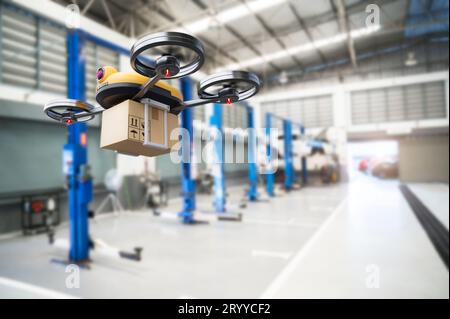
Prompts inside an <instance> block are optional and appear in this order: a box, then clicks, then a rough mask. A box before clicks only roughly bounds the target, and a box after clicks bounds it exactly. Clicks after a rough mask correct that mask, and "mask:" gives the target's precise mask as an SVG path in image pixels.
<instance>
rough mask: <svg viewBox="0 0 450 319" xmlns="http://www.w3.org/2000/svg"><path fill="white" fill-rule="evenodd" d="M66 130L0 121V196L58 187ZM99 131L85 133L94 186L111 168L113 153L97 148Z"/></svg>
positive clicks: (11, 120)
mask: <svg viewBox="0 0 450 319" xmlns="http://www.w3.org/2000/svg"><path fill="white" fill-rule="evenodd" d="M66 140H67V129H66V128H64V127H63V126H61V125H59V124H57V123H56V124H53V123H48V122H39V121H28V120H19V119H11V118H1V117H0V164H1V165H0V194H2V193H13V192H23V191H34V190H39V189H46V188H58V187H62V186H63V183H64V178H63V174H62V147H63V144H64V143H66ZM99 145H100V130H99V129H98V128H94V127H91V128H89V130H88V156H89V163H90V164H91V167H92V173H93V176H94V184H101V183H103V179H104V176H105V174H106V172H107V171H108V170H109V169H111V168H112V167H114V166H115V153H114V152H112V151H105V150H102V149H100V148H99Z"/></svg>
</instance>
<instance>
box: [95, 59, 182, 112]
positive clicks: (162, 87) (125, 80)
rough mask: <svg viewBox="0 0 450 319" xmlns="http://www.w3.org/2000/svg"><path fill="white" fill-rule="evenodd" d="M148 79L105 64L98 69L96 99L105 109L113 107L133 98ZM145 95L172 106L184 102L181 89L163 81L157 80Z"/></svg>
mask: <svg viewBox="0 0 450 319" xmlns="http://www.w3.org/2000/svg"><path fill="white" fill-rule="evenodd" d="M148 80H149V78H148V77H146V76H143V75H140V74H138V73H135V72H118V71H117V69H116V68H114V67H112V66H104V67H102V68H99V69H98V70H97V94H96V100H97V102H98V103H99V104H100V105H101V106H102V107H104V108H105V109H107V108H110V107H113V106H114V105H117V104H119V103H121V102H123V101H125V100H129V99H133V97H134V96H135V95H136V94H137V93H138V92H139V91H140V89H141V88H142V86H143V85H144V84H145V83H146V82H147V81H148ZM144 97H146V98H150V99H153V100H155V101H158V102H161V103H163V104H166V105H169V106H171V107H175V106H179V105H180V104H181V103H182V102H183V96H182V95H181V93H180V91H179V90H177V89H176V88H175V87H173V86H171V85H169V84H167V83H165V82H163V81H158V82H156V83H155V85H154V87H152V88H151V89H150V90H149V91H148V92H147V93H146V95H145V96H144Z"/></svg>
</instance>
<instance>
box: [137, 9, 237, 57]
mask: <svg viewBox="0 0 450 319" xmlns="http://www.w3.org/2000/svg"><path fill="white" fill-rule="evenodd" d="M141 2H142V4H144V5H147V1H144V0H143V1H141ZM152 5H153V6H152V9H153V8H154V9H155V10H153V12H154V13H157V14H158V15H160V16H161V17H162V18H164V19H165V20H168V21H174V20H176V19H175V17H173V16H172V15H171V14H169V13H167V12H164V15H161V14H160V12H162V11H164V10H162V9H161V8H160V7H159V6H158V5H157V3H156V2H154V3H152ZM197 38H199V39H200V40H201V41H202V42H203V43H204V44H205V45H206V46H207V47H210V48H212V49H213V50H215V51H217V52H218V53H219V54H220V55H221V56H223V57H225V58H226V59H228V61H230V62H232V63H237V62H239V60H238V59H236V58H235V57H233V56H232V55H230V54H229V53H228V52H226V51H224V50H223V49H221V48H220V47H218V46H217V45H216V44H214V43H212V42H211V41H209V40H207V39H206V38H204V37H202V36H197ZM208 58H210V59H212V60H213V61H215V62H216V63H218V61H217V58H216V57H214V56H212V57H211V56H210V57H208Z"/></svg>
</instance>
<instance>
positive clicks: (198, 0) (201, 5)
mask: <svg viewBox="0 0 450 319" xmlns="http://www.w3.org/2000/svg"><path fill="white" fill-rule="evenodd" d="M194 3H195V5H197V6H198V7H199V8H200V9H203V8H205V7H207V6H206V5H205V4H204V3H203V1H202V0H196V1H194ZM223 27H224V29H225V30H227V31H228V32H230V33H231V34H232V35H233V36H234V37H235V38H236V39H238V40H239V41H240V42H241V43H242V44H244V45H245V46H246V47H248V48H249V49H250V50H251V51H252V52H253V53H254V54H256V55H257V56H260V57H261V56H263V54H262V52H261V51H259V50H258V49H257V48H256V47H255V46H254V45H252V44H251V43H250V42H249V41H247V39H246V38H245V37H244V36H242V35H241V34H240V33H239V32H238V31H236V29H234V28H233V27H231V26H229V25H228V24H224V25H223ZM269 65H270V66H271V67H272V68H273V69H274V70H276V71H278V72H280V71H281V69H280V68H279V67H277V66H276V65H275V64H273V63H271V62H270V63H269Z"/></svg>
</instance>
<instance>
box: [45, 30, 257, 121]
mask: <svg viewBox="0 0 450 319" xmlns="http://www.w3.org/2000/svg"><path fill="white" fill-rule="evenodd" d="M149 56H152V57H154V56H158V58H156V59H155V60H153V59H150V58H149ZM204 61H205V50H204V47H203V45H202V43H201V42H200V41H199V40H198V39H196V38H195V37H193V36H190V35H188V34H184V33H179V32H161V33H156V34H150V35H147V36H145V37H143V38H141V39H139V40H138V41H137V42H136V43H135V44H134V45H133V47H132V48H131V57H130V64H131V67H132V68H133V69H134V70H135V71H136V73H134V72H133V73H125V72H118V71H117V70H116V69H115V68H113V67H110V66H105V67H102V68H99V69H98V70H97V74H96V77H97V84H98V85H97V93H96V100H97V102H98V104H99V105H100V107H95V106H93V105H91V104H89V103H86V102H82V101H79V100H73V99H59V100H53V101H51V102H49V103H47V104H46V105H45V107H44V112H45V113H46V114H47V115H48V116H49V117H51V118H52V119H54V120H57V121H60V122H62V123H64V124H66V125H70V124H73V123H75V122H85V121H89V120H91V119H93V118H94V117H95V115H97V114H100V113H102V112H103V111H104V110H106V109H109V108H111V107H113V106H115V105H117V104H119V103H121V102H123V101H126V100H134V101H137V102H142V101H148V100H151V101H155V102H157V103H159V104H163V105H165V106H167V111H168V112H170V113H172V114H175V115H178V114H179V113H180V112H181V111H182V110H184V109H188V108H191V107H195V106H199V105H204V104H208V103H222V104H232V103H236V102H240V101H243V100H246V99H248V98H250V97H252V96H254V95H255V94H257V93H258V91H259V90H260V88H261V81H260V79H259V78H258V76H257V75H255V74H253V73H250V72H245V71H230V72H221V73H218V74H214V75H211V76H208V77H206V78H205V79H203V80H202V81H200V83H199V84H198V88H197V94H198V97H199V98H198V99H194V100H190V101H183V97H182V95H181V94H180V93H179V91H178V90H177V89H175V88H174V87H172V86H170V85H168V84H167V83H165V82H163V81H162V80H170V79H177V78H182V77H185V76H188V75H190V74H192V73H195V72H197V71H198V70H199V69H200V68H201V67H202V66H203V63H204Z"/></svg>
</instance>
